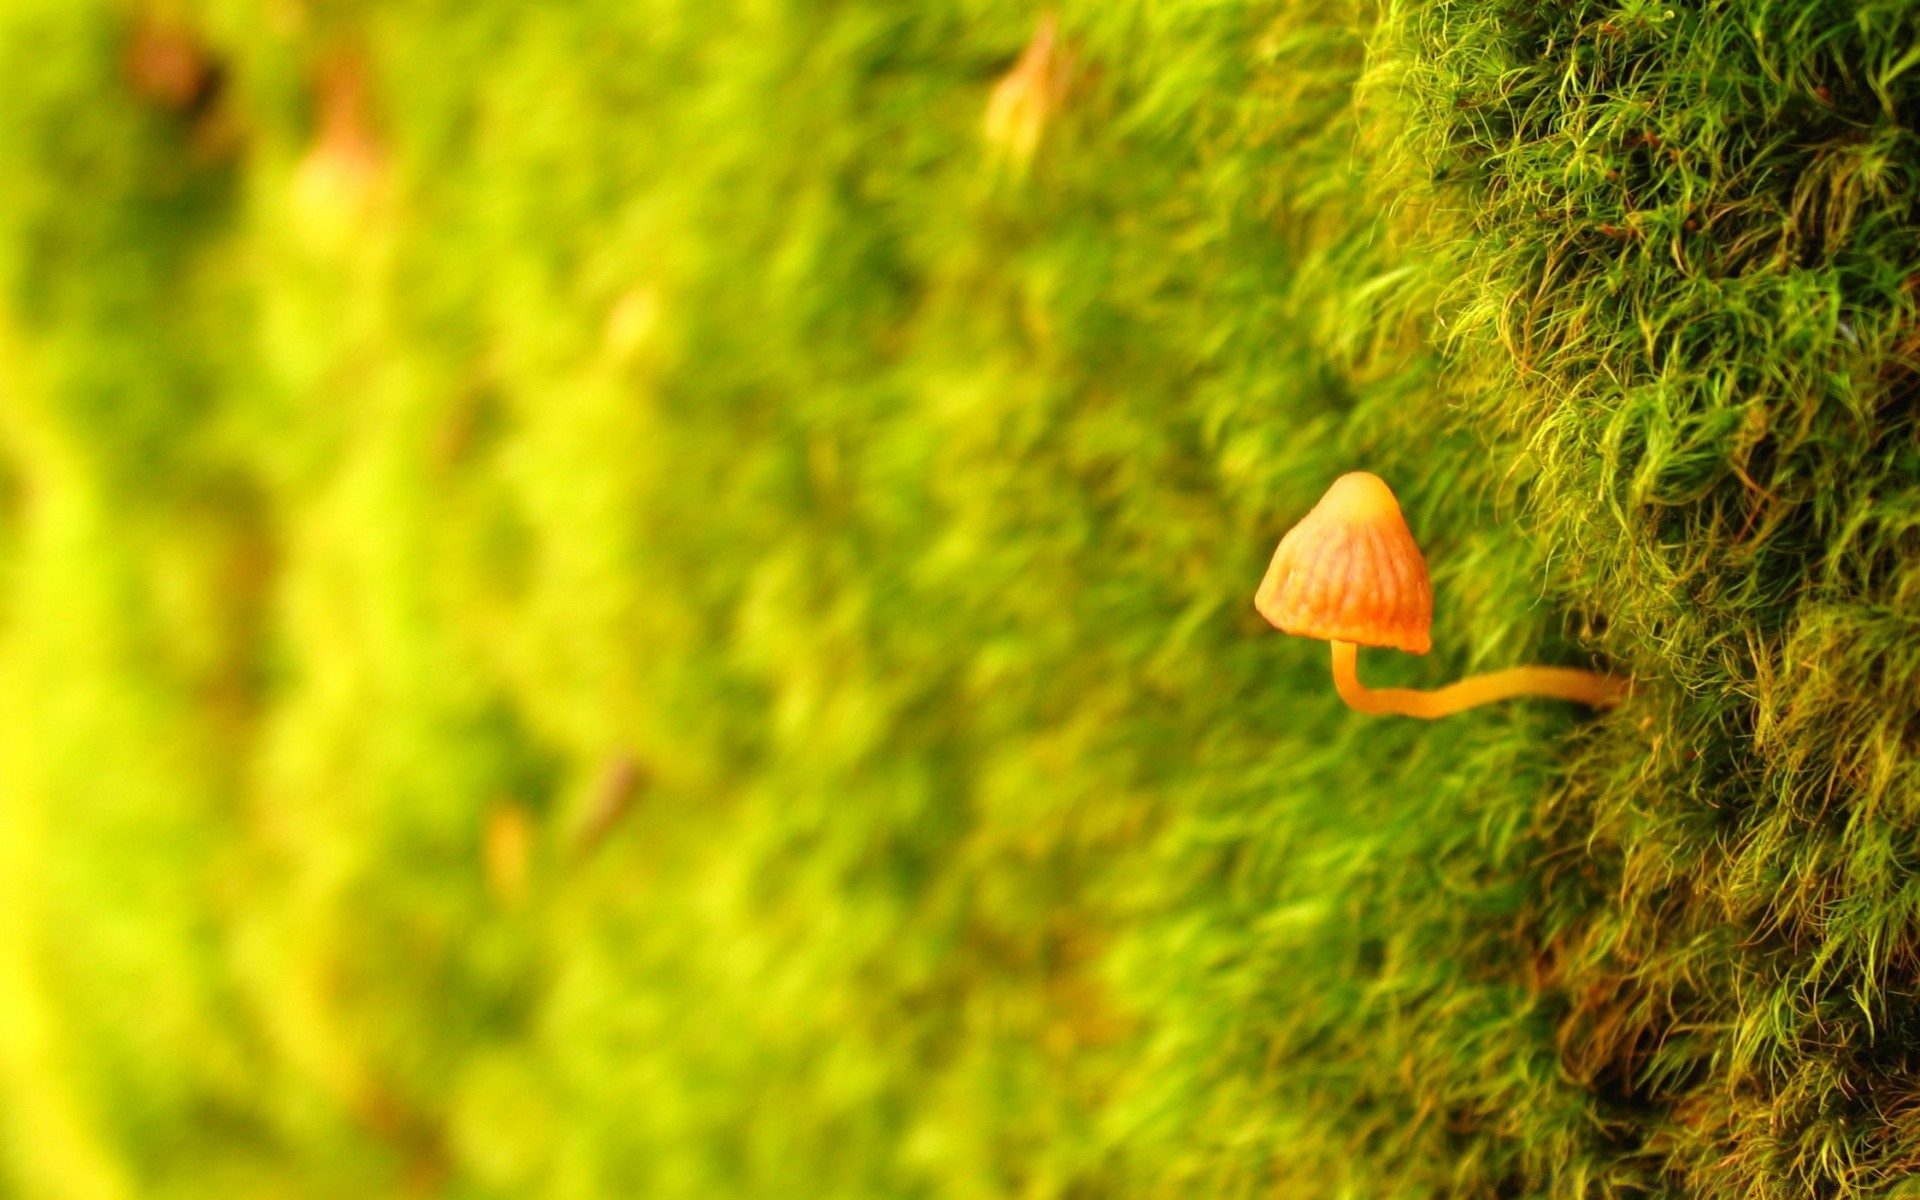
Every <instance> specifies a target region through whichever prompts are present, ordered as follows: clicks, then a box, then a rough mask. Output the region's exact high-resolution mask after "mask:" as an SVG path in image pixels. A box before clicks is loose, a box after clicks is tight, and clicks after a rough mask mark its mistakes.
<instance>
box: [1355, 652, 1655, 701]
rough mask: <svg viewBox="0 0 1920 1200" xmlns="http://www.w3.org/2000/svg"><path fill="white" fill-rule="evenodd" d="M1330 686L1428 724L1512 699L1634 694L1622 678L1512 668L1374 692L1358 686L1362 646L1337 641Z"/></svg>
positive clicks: (1606, 698)
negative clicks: (1421, 687) (1438, 684)
mask: <svg viewBox="0 0 1920 1200" xmlns="http://www.w3.org/2000/svg"><path fill="white" fill-rule="evenodd" d="M1333 686H1334V690H1335V691H1338V692H1339V693H1340V698H1341V699H1342V700H1345V701H1346V702H1347V707H1348V708H1351V709H1354V710H1355V711H1357V712H1363V713H1374V714H1379V713H1399V714H1400V715H1402V716H1407V717H1425V718H1426V719H1428V720H1432V719H1433V718H1435V717H1444V716H1447V715H1449V714H1451V713H1457V712H1459V711H1460V710H1462V709H1467V708H1472V707H1474V706H1475V705H1478V704H1490V703H1492V702H1493V701H1495V700H1506V699H1510V698H1511V697H1514V696H1552V697H1554V698H1555V699H1558V700H1572V701H1574V702H1576V703H1578V704H1586V705H1590V706H1591V707H1593V708H1612V707H1613V706H1614V705H1616V704H1618V703H1620V702H1621V701H1622V700H1624V699H1626V698H1627V696H1628V695H1629V694H1630V693H1631V692H1632V691H1633V685H1632V684H1631V683H1629V682H1627V681H1626V680H1624V679H1618V678H1615V677H1614V676H1612V675H1596V674H1594V673H1593V672H1592V671H1577V670H1574V669H1573V668H1571V667H1511V668H1509V669H1507V670H1505V671H1494V672H1491V673H1489V674H1486V675H1470V676H1468V677H1467V678H1465V679H1462V680H1461V681H1460V682H1458V683H1450V684H1448V685H1447V686H1446V687H1443V688H1435V689H1434V690H1433V691H1430V692H1424V691H1420V690H1418V689H1415V688H1380V689H1378V690H1377V691H1376V690H1374V689H1372V688H1369V687H1368V686H1367V685H1366V684H1364V683H1361V682H1360V647H1358V646H1356V645H1354V644H1353V643H1352V642H1341V641H1336V642H1334V643H1333Z"/></svg>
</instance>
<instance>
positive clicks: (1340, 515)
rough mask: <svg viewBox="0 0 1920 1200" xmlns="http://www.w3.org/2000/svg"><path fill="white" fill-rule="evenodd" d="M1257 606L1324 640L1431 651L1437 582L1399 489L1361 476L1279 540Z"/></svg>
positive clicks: (1286, 625)
mask: <svg viewBox="0 0 1920 1200" xmlns="http://www.w3.org/2000/svg"><path fill="white" fill-rule="evenodd" d="M1253 604H1254V607H1255V608H1258V609H1259V610H1260V615H1261V616H1263V617H1265V618H1266V619H1267V620H1268V621H1270V622H1272V623H1273V625H1274V626H1275V627H1277V628H1279V629H1282V630H1284V631H1286V632H1287V633H1294V634H1299V635H1300V636H1302V637H1311V638H1319V639H1321V640H1323V641H1340V642H1352V643H1354V644H1356V645H1360V646H1392V647H1394V648H1396V649H1400V650H1405V651H1407V652H1408V653H1410V654H1425V653H1426V652H1427V651H1428V650H1431V649H1432V648H1433V639H1432V638H1431V637H1430V636H1429V635H1428V631H1429V629H1430V628H1431V626H1432V625H1433V584H1432V583H1431V582H1430V581H1429V580H1428V579H1427V560H1426V559H1425V558H1424V557H1422V556H1421V554H1420V547H1419V546H1418V545H1417V544H1415V542H1414V540H1413V531H1412V530H1410V529H1408V528H1407V520H1406V518H1405V517H1403V516H1401V515H1400V502H1399V501H1398V500H1396V499H1394V495H1393V489H1391V488H1389V487H1388V486H1387V485H1386V482H1385V481H1384V480H1382V479H1381V478H1380V477H1379V476H1378V475H1369V474H1368V473H1366V472H1365V471H1355V472H1353V473H1352V474H1349V475H1342V476H1341V477H1340V478H1338V479H1336V480H1334V481H1333V486H1332V487H1330V488H1328V489H1327V494H1326V495H1324V496H1322V497H1321V498H1320V503H1318V504H1316V505H1314V506H1313V511H1312V512H1310V513H1308V514H1307V515H1306V516H1304V517H1302V518H1301V519H1300V523H1299V524H1298V525H1295V526H1294V527H1293V528H1292V529H1290V530H1288V531H1287V536H1285V537H1283V538H1281V539H1280V546H1279V548H1278V549H1277V550H1275V551H1274V552H1273V562H1272V563H1271V564H1269V565H1268V567H1267V574H1266V578H1264V579H1262V580H1261V581H1260V590H1259V591H1257V592H1255V593H1254V597H1253Z"/></svg>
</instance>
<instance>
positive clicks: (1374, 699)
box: [1253, 471, 1632, 719]
mask: <svg viewBox="0 0 1920 1200" xmlns="http://www.w3.org/2000/svg"><path fill="white" fill-rule="evenodd" d="M1253 603H1254V607H1256V608H1258V609H1259V610H1260V615H1261V616H1263V617H1265V618H1266V619H1267V620H1268V621H1269V622H1271V623H1272V624H1273V625H1274V627H1275V628H1278V629H1281V630H1284V631H1285V632H1287V633H1293V634H1299V635H1300V636H1302V637H1312V638H1320V639H1322V640H1324V641H1329V642H1332V643H1333V686H1334V689H1335V690H1336V691H1338V692H1339V693H1340V698H1341V699H1342V700H1345V701H1346V702H1347V705H1348V707H1350V708H1353V709H1356V710H1358V711H1360V712H1363V713H1400V714H1403V715H1405V716H1409V717H1426V718H1429V719H1431V718H1434V717H1444V716H1447V715H1449V714H1451V713H1457V712H1459V711H1461V710H1462V709H1467V708H1472V707H1474V706H1475V705H1477V704H1487V703H1490V702H1492V701H1495V700H1505V699H1508V698H1510V697H1513V696H1552V697H1555V698H1557V699H1561V700H1572V701H1575V702H1577V703H1580V704H1587V705H1591V706H1592V707H1594V708H1611V707H1613V706H1614V705H1616V704H1618V703H1620V701H1622V700H1623V699H1625V698H1626V697H1627V695H1628V694H1629V692H1630V691H1631V690H1632V687H1631V685H1630V684H1629V683H1628V682H1627V681H1626V680H1624V679H1619V678H1616V677H1614V676H1611V675H1596V674H1595V673H1593V672H1592V671H1578V670H1574V669H1572V668H1569V667H1513V668H1511V669H1509V670H1505V671H1494V672H1492V673H1491V674H1487V675H1474V676H1472V677H1470V678H1467V679H1463V680H1461V681H1460V682H1458V683H1454V684H1449V685H1448V686H1446V687H1443V688H1438V689H1435V690H1433V691H1420V690H1417V689H1413V688H1381V689H1379V690H1377V691H1376V690H1374V689H1372V688H1369V687H1367V686H1366V685H1365V684H1363V683H1361V682H1360V674H1359V658H1360V647H1361V646H1391V647H1393V648H1394V649H1397V650H1405V651H1407V652H1408V653H1409V654H1425V653H1426V652H1427V651H1428V650H1430V649H1431V648H1432V646H1433V642H1432V639H1431V638H1430V636H1429V629H1430V627H1431V626H1432V624H1433V585H1432V584H1431V583H1430V582H1429V581H1428V579H1427V560H1426V559H1425V558H1424V557H1422V556H1421V554H1420V547H1419V546H1418V545H1417V544H1415V542H1414V540H1413V533H1412V531H1411V530H1409V529H1408V528H1407V521H1406V518H1405V517H1403V516H1401V515H1400V502H1399V501H1398V500H1396V499H1395V498H1394V495H1393V490H1392V489H1391V488H1389V487H1388V486H1387V485H1386V482H1385V481H1384V480H1382V479H1381V478H1380V477H1379V476H1378V475H1370V474H1368V473H1367V472H1365V471H1355V472H1353V473H1352V474H1349V475H1342V476H1341V477H1340V478H1338V479H1336V480H1334V482H1333V486H1332V487H1330V488H1328V489H1327V494H1326V495H1325V496H1322V497H1321V498H1320V503H1318V504H1316V505H1314V506H1313V511H1312V512H1310V513H1308V514H1307V515H1306V516H1305V517H1303V518H1301V521H1300V523H1299V524H1298V525H1295V526H1294V527H1293V528H1292V529H1291V530H1289V531H1288V532H1287V536H1285V537H1283V538H1281V539H1280V546H1279V548H1278V549H1277V550H1275V551H1274V552H1273V562H1272V563H1271V564H1270V565H1269V566H1268V567H1267V574H1266V578H1264V579H1262V580H1261V581H1260V590H1259V591H1258V592H1256V593H1254V599H1253Z"/></svg>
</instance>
